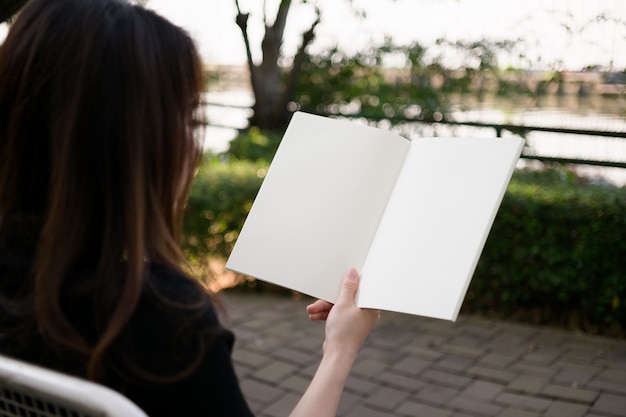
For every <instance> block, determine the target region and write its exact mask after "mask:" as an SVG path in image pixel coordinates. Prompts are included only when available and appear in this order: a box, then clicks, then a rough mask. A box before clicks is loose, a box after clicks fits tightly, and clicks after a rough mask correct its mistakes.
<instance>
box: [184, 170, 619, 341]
mask: <svg viewBox="0 0 626 417" xmlns="http://www.w3.org/2000/svg"><path fill="white" fill-rule="evenodd" d="M267 167H268V163H267V162H258V161H257V162H248V161H237V160H233V161H231V162H220V161H219V160H217V159H215V158H214V159H211V160H207V161H206V162H205V163H204V164H203V166H202V167H201V169H200V171H199V173H198V176H197V178H196V180H195V182H194V185H193V188H192V193H191V197H190V200H189V204H188V208H187V213H186V214H187V215H186V223H185V235H186V245H185V250H186V252H187V254H188V255H189V256H190V258H191V260H192V263H193V262H198V261H200V262H202V259H204V258H207V257H208V254H209V253H210V254H212V255H213V256H221V257H226V256H227V255H228V253H229V252H230V250H231V249H232V245H233V244H234V241H235V240H236V238H237V236H238V231H239V230H240V228H241V226H242V225H243V221H244V220H245V216H246V215H247V213H248V211H249V209H250V207H251V204H252V201H253V199H254V197H255V195H256V193H257V191H258V188H259V186H260V184H261V182H262V178H263V176H264V173H265V170H266V169H267ZM625 235H626V188H616V187H611V186H607V185H593V184H591V183H588V182H585V181H582V180H581V179H580V178H577V177H575V176H573V175H572V174H569V173H564V172H562V171H560V170H546V171H517V172H516V173H515V174H514V176H513V179H512V180H511V184H510V186H509V188H508V190H507V192H506V194H505V196H504V199H503V202H502V206H501V208H500V210H499V212H498V215H497V217H496V220H495V222H494V225H493V228H492V230H491V233H490V235H489V237H488V239H487V242H486V244H485V248H484V251H483V254H482V256H481V259H480V262H479V264H478V266H477V269H476V273H475V275H474V278H473V279H472V283H471V285H470V288H469V290H468V295H467V297H466V300H465V303H464V305H463V310H464V311H466V312H480V313H481V314H494V315H497V316H500V317H507V318H519V319H523V320H531V321H533V322H539V323H550V324H558V325H563V326H568V327H575V328H579V329H583V330H586V331H590V332H598V333H607V334H612V335H623V329H625V328H626V236H625Z"/></svg>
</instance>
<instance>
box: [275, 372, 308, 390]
mask: <svg viewBox="0 0 626 417" xmlns="http://www.w3.org/2000/svg"><path fill="white" fill-rule="evenodd" d="M310 384H311V378H308V377H303V376H301V375H293V376H290V377H289V378H287V379H285V380H284V381H282V382H281V383H280V387H281V388H283V389H285V390H287V391H290V392H294V393H298V394H304V391H306V389H307V388H308V387H309V385H310Z"/></svg>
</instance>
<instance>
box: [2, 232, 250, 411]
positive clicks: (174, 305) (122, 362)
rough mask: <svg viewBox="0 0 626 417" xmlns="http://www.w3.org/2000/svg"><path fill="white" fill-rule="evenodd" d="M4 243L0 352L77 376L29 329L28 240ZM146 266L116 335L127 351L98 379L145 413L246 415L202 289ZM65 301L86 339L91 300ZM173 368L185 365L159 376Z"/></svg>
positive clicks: (71, 363) (224, 333)
mask: <svg viewBox="0 0 626 417" xmlns="http://www.w3.org/2000/svg"><path fill="white" fill-rule="evenodd" d="M5 237H6V236H5ZM7 243H9V242H8V241H7V240H5V245H4V249H2V248H0V354H4V355H8V356H12V357H15V358H17V359H21V360H24V361H28V362H31V363H34V364H38V365H42V366H45V367H49V368H52V369H56V370H59V371H61V372H66V373H69V374H73V375H76V376H79V377H80V376H84V369H85V364H84V363H82V364H81V363H80V360H77V359H76V358H75V355H74V356H67V354H66V355H65V356H64V355H63V354H59V352H58V350H57V349H54V348H52V347H50V346H47V345H46V343H44V342H43V339H42V338H41V337H40V336H39V335H38V334H37V332H36V326H35V325H34V324H33V323H34V319H33V317H32V314H30V313H29V311H28V310H29V308H28V305H29V303H28V294H29V288H30V286H29V285H28V279H27V277H28V275H29V273H30V268H31V266H32V259H33V258H32V256H27V255H32V253H34V252H31V249H32V247H23V246H20V245H17V244H15V245H11V244H10V243H9V244H7ZM26 246H28V245H26ZM0 247H1V246H0ZM28 252H31V253H30V254H29V253H28ZM147 271H148V272H147V277H146V280H145V285H144V291H143V293H142V296H141V299H140V301H139V304H138V305H137V308H136V310H135V312H134V314H133V316H132V318H131V319H130V320H129V322H128V324H127V326H126V328H125V329H124V331H123V332H122V334H121V335H120V337H119V340H118V341H116V343H121V344H123V346H121V349H118V350H119V351H123V352H125V353H127V355H125V356H124V357H119V358H116V357H113V358H111V359H108V360H107V362H106V364H107V366H106V369H107V379H106V382H105V385H108V386H109V387H111V388H113V389H115V390H117V391H119V392H121V393H122V394H124V395H125V396H126V397H128V398H129V399H130V400H132V401H133V402H135V403H136V404H137V405H138V406H139V407H140V408H142V409H143V410H144V411H145V412H146V413H147V414H148V415H149V416H151V417H160V416H164V417H165V416H168V417H176V416H181V417H184V416H189V417H192V416H194V417H195V416H203V417H209V416H219V417H229V416H232V417H249V416H252V412H251V411H250V409H249V407H248V405H247V403H246V401H245V399H244V397H243V394H242V392H241V389H240V387H239V382H238V380H237V377H236V374H235V370H234V368H233V364H232V361H231V350H232V347H233V342H234V336H233V333H232V332H230V331H229V330H227V329H224V328H223V327H222V326H221V324H220V323H219V320H218V316H217V313H216V311H215V306H214V304H213V303H212V302H211V300H210V298H208V297H209V296H208V294H206V293H205V292H204V291H203V290H202V289H201V288H200V287H199V286H198V285H197V283H195V282H193V281H192V279H191V278H189V277H187V276H186V275H184V274H182V273H181V272H179V271H177V270H175V269H173V268H167V267H164V266H162V265H155V264H147ZM25 297H26V298H25ZM16 300H19V301H20V302H16ZM23 300H26V302H22V301H23ZM68 304H69V305H64V307H63V310H64V312H65V314H66V316H67V317H68V319H69V321H70V322H71V323H72V324H74V326H75V327H76V329H77V330H78V331H79V332H80V333H81V334H82V335H83V336H85V338H86V339H88V340H89V339H90V338H91V337H92V335H93V334H95V329H93V323H94V320H93V311H92V310H93V309H92V306H91V303H89V302H88V301H85V302H81V301H77V302H72V303H68ZM25 306H26V307H25ZM17 335H19V336H17ZM118 347H120V346H118ZM77 361H78V362H77ZM181 369H183V370H184V369H191V371H190V372H187V373H186V374H185V375H184V376H183V377H180V378H175V380H173V381H171V380H170V381H168V380H167V378H163V376H166V377H167V376H168V375H169V376H171V375H173V374H175V373H177V372H180V371H181Z"/></svg>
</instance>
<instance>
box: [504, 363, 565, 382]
mask: <svg viewBox="0 0 626 417" xmlns="http://www.w3.org/2000/svg"><path fill="white" fill-rule="evenodd" d="M509 370H510V371H511V372H515V373H517V374H523V375H535V376H543V377H546V378H552V377H553V376H554V375H555V374H556V373H557V370H556V369H553V368H551V367H549V366H538V365H535V364H531V363H529V362H525V361H519V362H515V363H514V364H512V365H511V367H510V368H509Z"/></svg>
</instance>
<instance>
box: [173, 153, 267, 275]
mask: <svg viewBox="0 0 626 417" xmlns="http://www.w3.org/2000/svg"><path fill="white" fill-rule="evenodd" d="M267 167H268V164H267V163H263V162H258V163H257V162H250V161H230V162H223V161H220V160H219V159H218V158H206V159H205V160H204V161H203V163H202V164H201V166H200V168H199V171H198V173H197V175H196V178H195V179H194V182H193V185H192V188H191V193H190V196H189V200H188V203H187V207H186V210H185V223H184V236H185V241H184V245H183V248H184V250H185V253H186V254H187V255H188V257H189V258H190V260H191V262H192V263H193V262H194V261H196V260H198V259H199V258H202V257H206V256H208V254H213V255H216V256H222V257H226V256H227V255H228V254H229V253H230V251H231V250H232V246H233V245H234V243H235V240H236V239H237V236H238V235H239V231H240V230H241V227H242V226H243V223H244V221H245V219H246V216H247V215H248V212H249V211H250V208H251V207H252V202H253V200H254V198H255V197H256V194H257V192H258V190H259V187H260V186H261V182H262V180H263V178H264V177H265V173H266V170H267Z"/></svg>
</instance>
